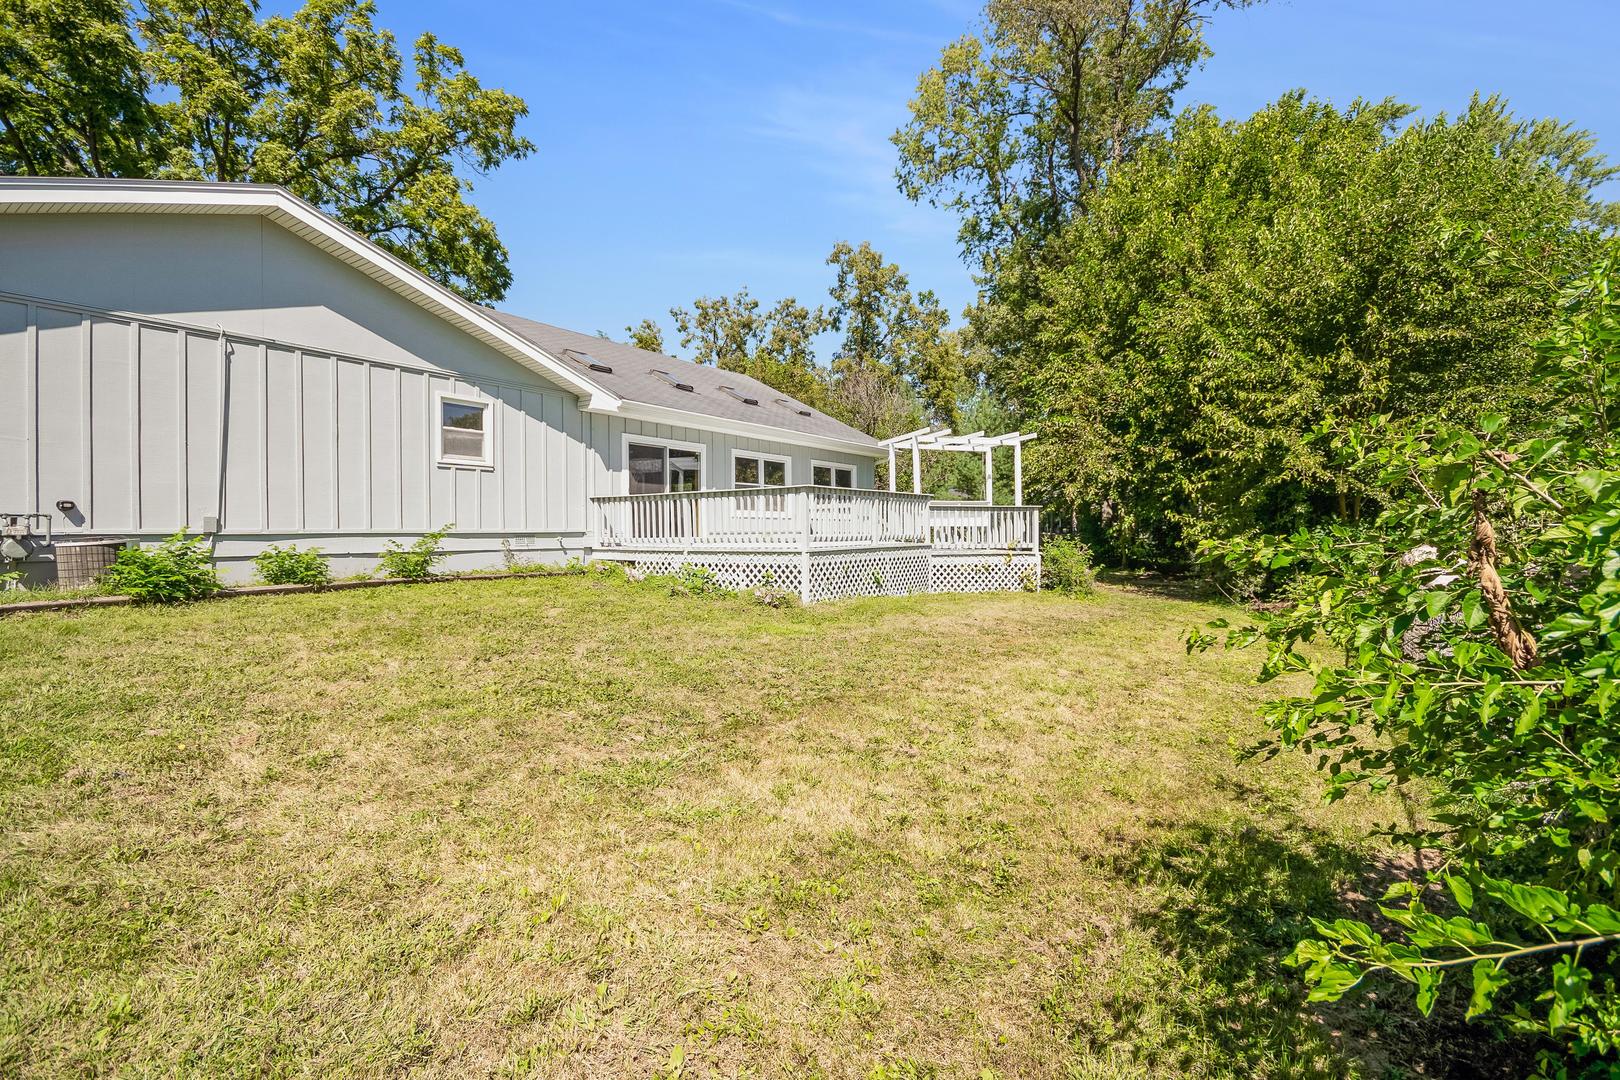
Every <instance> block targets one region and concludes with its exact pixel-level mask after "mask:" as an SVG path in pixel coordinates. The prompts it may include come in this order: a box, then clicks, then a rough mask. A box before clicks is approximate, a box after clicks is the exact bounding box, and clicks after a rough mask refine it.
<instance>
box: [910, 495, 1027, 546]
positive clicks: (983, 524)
mask: <svg viewBox="0 0 1620 1080" xmlns="http://www.w3.org/2000/svg"><path fill="white" fill-rule="evenodd" d="M928 518H929V526H930V527H929V544H930V546H932V547H933V549H934V550H935V551H1038V550H1040V546H1041V508H1040V507H1038V506H989V505H987V504H985V503H951V502H935V503H933V504H931V505H930V506H929V507H928Z"/></svg>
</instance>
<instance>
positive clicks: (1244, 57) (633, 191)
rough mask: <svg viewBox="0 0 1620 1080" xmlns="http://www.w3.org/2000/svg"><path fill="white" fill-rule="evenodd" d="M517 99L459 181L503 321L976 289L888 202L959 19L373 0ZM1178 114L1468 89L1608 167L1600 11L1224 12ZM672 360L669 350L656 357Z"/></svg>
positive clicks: (1618, 146)
mask: <svg viewBox="0 0 1620 1080" xmlns="http://www.w3.org/2000/svg"><path fill="white" fill-rule="evenodd" d="M378 8H379V11H378V22H379V23H380V24H381V25H383V26H386V27H388V28H389V29H391V30H393V31H394V32H395V33H396V34H397V35H398V36H399V38H400V40H401V43H402V45H406V46H408V44H409V42H410V41H411V40H412V39H414V37H415V36H416V34H418V33H419V32H421V31H422V30H424V29H431V30H433V31H434V32H436V33H437V34H438V35H439V36H440V37H441V38H442V39H443V40H445V41H446V42H448V43H450V44H453V45H456V46H458V47H459V48H461V49H462V50H463V51H464V52H465V54H466V56H467V61H468V66H469V67H470V68H471V70H472V71H473V72H474V73H475V74H477V75H478V76H479V77H480V78H481V79H482V80H483V81H484V82H485V84H486V85H493V86H501V87H504V88H506V89H508V90H511V91H513V92H515V93H518V94H520V95H522V96H523V97H524V98H526V99H527V100H528V102H529V105H530V109H531V114H530V116H529V118H528V121H527V124H526V132H527V134H528V136H529V137H530V138H531V139H532V140H533V141H534V142H535V143H536V144H537V145H538V147H539V152H538V153H537V154H535V155H534V156H533V157H532V158H531V159H529V160H527V161H523V162H518V163H515V164H509V165H507V166H505V167H503V168H502V169H500V170H499V171H497V172H496V173H494V174H493V175H491V176H489V177H487V178H483V179H481V180H479V181H478V186H477V189H476V192H475V194H474V200H475V202H476V203H477V204H478V205H479V207H480V208H482V209H483V210H484V211H485V212H486V213H487V214H489V215H490V216H491V217H492V218H493V219H494V221H495V222H496V224H497V226H498V227H499V229H500V232H501V236H502V238H503V239H504V240H505V242H506V245H507V247H508V248H509V249H510V250H511V253H512V269H513V273H514V276H515V282H514V285H513V288H512V290H511V292H510V293H509V294H508V296H507V298H506V300H505V301H504V303H503V304H502V305H501V306H503V307H506V308H508V309H511V310H514V311H518V312H521V313H523V314H526V315H529V316H531V317H533V318H538V319H542V320H544V321H547V322H552V323H557V324H560V325H563V326H568V327H572V328H575V329H579V330H584V331H589V332H594V331H597V330H602V331H606V332H607V333H608V334H609V335H611V336H614V337H621V338H622V337H623V329H624V327H625V326H626V324H628V323H631V322H635V321H637V320H639V319H641V318H642V317H643V316H648V315H650V316H655V317H658V318H659V319H660V320H661V321H662V322H663V323H664V324H665V327H666V337H667V339H668V340H669V342H670V344H671V345H673V344H674V341H673V336H672V335H668V334H667V331H668V327H669V320H668V318H667V315H666V311H667V309H668V308H669V307H670V305H672V304H685V303H688V302H690V301H691V299H692V298H693V297H695V296H698V295H703V294H717V293H723V292H726V293H729V292H732V291H734V290H735V289H737V288H738V287H739V286H742V285H745V284H746V285H747V286H749V288H750V289H751V291H752V292H753V294H754V295H755V296H758V297H760V298H761V299H763V300H764V301H765V302H766V303H767V304H768V303H771V302H774V301H775V300H776V299H778V298H780V297H782V296H787V295H792V296H797V297H798V298H799V299H800V300H802V301H805V302H807V303H811V304H814V303H820V302H822V301H823V300H824V299H825V296H826V289H827V286H828V284H829V283H830V280H829V276H828V272H827V268H826V267H825V266H824V265H823V262H824V260H825V258H826V256H827V253H828V251H829V250H830V249H831V248H832V246H833V244H834V242H836V241H838V240H848V241H851V242H852V243H859V242H860V241H862V240H870V241H871V242H872V243H873V245H874V246H876V247H877V248H878V249H879V250H881V251H882V252H883V253H884V254H885V255H886V256H887V257H888V258H889V259H891V260H893V261H896V262H898V263H899V264H900V265H901V266H902V267H903V268H904V269H905V270H906V271H907V272H908V273H909V274H910V275H911V279H912V283H913V286H914V287H918V288H931V289H933V290H934V291H935V292H936V293H938V294H939V296H940V297H941V298H942V299H943V300H944V301H945V302H946V303H947V304H948V306H949V307H950V308H951V310H952V311H953V312H956V313H959V312H960V310H961V309H962V307H964V306H965V305H966V304H967V303H968V302H969V301H970V300H971V299H972V296H973V283H972V280H971V278H970V276H969V274H968V271H967V269H966V267H965V266H964V265H963V264H962V262H961V261H960V259H959V258H958V255H957V248H956V242H955V232H956V225H955V222H954V220H953V219H952V218H951V217H950V216H949V215H948V214H946V213H945V212H943V211H937V210H933V209H931V208H929V207H926V206H914V205H912V204H910V203H908V202H907V201H906V200H905V199H904V198H903V197H902V196H901V195H900V194H899V192H898V191H896V190H895V187H894V181H893V170H894V154H893V149H892V147H891V146H890V145H889V143H888V136H889V134H890V133H891V132H892V131H893V130H894V129H895V128H896V127H897V126H898V125H899V124H901V123H902V122H903V121H904V119H905V116H906V101H907V99H908V98H909V96H910V93H911V91H912V89H913V87H914V86H915V83H916V78H917V75H918V73H919V72H921V71H923V70H924V69H925V68H927V67H928V66H930V65H931V64H932V62H933V61H934V59H935V58H936V57H937V56H938V53H939V50H940V49H941V47H943V46H944V45H945V44H946V43H947V42H949V41H950V40H952V39H953V38H955V37H957V36H959V35H960V34H962V33H964V32H966V31H968V30H969V29H970V28H971V27H972V25H973V24H974V22H975V20H976V19H977V16H978V11H979V5H978V4H975V3H970V2H966V0H887V2H886V0H868V2H866V3H852V2H845V0H823V2H819V3H818V2H814V0H675V2H666V3H658V2H632V0H624V2H617V3H596V4H592V3H585V2H545V3H534V4H494V3H465V2H464V3H459V4H445V3H443V2H442V0H378ZM1209 38H1210V41H1211V44H1212V46H1213V48H1214V50H1215V56H1214V58H1213V59H1212V60H1211V61H1210V62H1209V64H1208V65H1207V66H1206V67H1205V68H1204V69H1203V70H1202V71H1200V72H1198V73H1197V74H1196V75H1195V76H1194V77H1193V80H1192V82H1191V85H1190V86H1189V87H1188V89H1187V91H1186V92H1185V94H1184V95H1183V97H1182V102H1183V103H1184V104H1190V103H1192V102H1195V101H1196V102H1209V103H1211V104H1213V105H1215V106H1216V107H1217V108H1218V109H1219V110H1220V111H1221V113H1222V114H1223V115H1226V116H1233V117H1238V116H1247V115H1249V114H1250V113H1252V112H1253V111H1254V110H1255V109H1257V108H1259V107H1260V106H1262V105H1264V104H1265V103H1267V102H1268V101H1271V100H1274V99H1275V98H1276V97H1277V96H1278V95H1280V94H1281V93H1283V92H1284V91H1286V90H1288V89H1290V88H1293V87H1299V86H1303V87H1305V88H1307V89H1309V90H1310V91H1311V92H1313V93H1314V94H1316V95H1317V96H1319V97H1325V98H1327V99H1329V100H1331V101H1334V102H1336V103H1339V104H1344V103H1348V102H1349V101H1350V100H1351V99H1353V98H1355V97H1356V96H1358V95H1359V96H1364V97H1375V98H1382V97H1385V96H1394V97H1397V98H1399V99H1401V100H1404V101H1407V102H1409V103H1411V104H1414V105H1417V106H1419V107H1420V108H1421V109H1422V110H1423V111H1424V112H1425V113H1428V114H1432V113H1435V112H1440V111H1447V112H1454V111H1456V110H1457V109H1458V108H1460V107H1461V106H1462V105H1464V104H1466V102H1467V100H1468V97H1469V95H1470V94H1471V93H1472V92H1473V91H1474V90H1476V89H1479V90H1485V91H1500V92H1502V93H1503V94H1505V95H1506V96H1507V98H1508V100H1509V101H1510V103H1511V104H1512V105H1513V107H1514V109H1515V111H1517V112H1519V113H1521V114H1536V115H1555V116H1558V117H1559V118H1561V119H1564V120H1569V121H1573V122H1575V123H1577V124H1579V125H1580V126H1583V127H1586V128H1589V129H1591V130H1592V131H1594V132H1596V133H1597V134H1598V135H1599V137H1600V140H1601V143H1602V145H1603V147H1604V149H1605V151H1606V152H1607V153H1608V154H1609V155H1610V157H1611V158H1614V157H1620V115H1617V111H1620V65H1616V64H1615V63H1614V62H1613V57H1612V50H1613V44H1614V42H1615V41H1616V40H1620V3H1615V2H1614V0H1605V2H1599V0H1543V2H1541V3H1537V4H1530V3H1527V2H1525V0H1402V2H1391V0H1272V2H1271V3H1269V4H1265V5H1262V6H1260V7H1256V8H1251V9H1249V10H1247V11H1240V12H1232V13H1226V14H1224V15H1222V16H1220V17H1219V18H1218V19H1217V20H1216V22H1215V23H1214V24H1213V25H1212V27H1211V29H1210V33H1209ZM677 351H678V350H677Z"/></svg>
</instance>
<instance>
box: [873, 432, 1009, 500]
mask: <svg viewBox="0 0 1620 1080" xmlns="http://www.w3.org/2000/svg"><path fill="white" fill-rule="evenodd" d="M1035 437H1036V433H1035V432H1033V431H1031V432H1019V431H1009V432H1007V433H1006V434H1004V435H994V436H988V437H987V436H986V435H985V433H984V432H982V431H975V432H972V433H970V434H967V435H953V434H951V429H950V428H936V427H933V426H929V427H925V428H918V429H917V430H916V431H908V432H906V433H905V434H904V435H896V436H894V438H892V439H884V440H883V445H884V446H885V447H887V448H888V451H889V490H890V491H894V490H895V454H896V453H897V452H898V451H901V450H904V449H907V448H908V447H909V448H910V450H911V490H912V491H913V492H915V493H916V494H918V495H921V494H922V452H923V451H924V450H954V451H957V452H958V453H971V454H978V453H982V454H983V455H984V500H985V502H994V501H995V499H994V495H993V492H994V489H993V488H992V487H991V486H990V484H991V480H992V478H993V477H992V470H993V464H992V462H993V460H994V459H993V456H992V452H993V451H994V450H995V449H996V448H997V447H998V446H1010V447H1012V452H1013V505H1014V506H1023V505H1024V444H1025V443H1027V442H1029V441H1031V440H1032V439H1034V438H1035Z"/></svg>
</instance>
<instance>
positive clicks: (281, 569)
mask: <svg viewBox="0 0 1620 1080" xmlns="http://www.w3.org/2000/svg"><path fill="white" fill-rule="evenodd" d="M253 565H254V566H255V567H256V568H257V569H258V571H259V578H260V579H261V580H262V581H263V582H264V583H265V584H266V585H328V584H331V581H332V568H331V566H330V565H328V564H327V561H326V560H325V559H324V558H322V557H321V552H320V549H319V548H307V549H304V550H300V549H299V548H298V545H296V544H288V545H287V546H286V547H280V546H278V545H275V544H272V545H270V546H269V547H267V548H265V549H264V550H263V551H261V552H259V554H258V555H256V556H255V557H254V559H253Z"/></svg>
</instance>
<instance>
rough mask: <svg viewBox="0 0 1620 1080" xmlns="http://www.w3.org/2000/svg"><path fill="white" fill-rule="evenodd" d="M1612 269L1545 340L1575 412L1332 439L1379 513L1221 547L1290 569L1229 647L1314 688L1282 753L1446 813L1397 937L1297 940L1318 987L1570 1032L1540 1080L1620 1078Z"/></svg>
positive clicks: (1408, 885) (1425, 844) (1619, 309)
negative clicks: (1284, 604)
mask: <svg viewBox="0 0 1620 1080" xmlns="http://www.w3.org/2000/svg"><path fill="white" fill-rule="evenodd" d="M1617 265H1620V263H1617V261H1616V259H1615V258H1613V257H1611V259H1610V260H1609V261H1606V262H1605V263H1603V264H1602V265H1601V266H1600V267H1599V268H1598V269H1597V270H1596V271H1595V272H1594V273H1593V274H1592V275H1591V276H1589V277H1587V278H1586V279H1584V280H1582V281H1580V282H1579V283H1578V285H1577V286H1575V287H1573V288H1572V289H1571V290H1570V291H1568V292H1567V293H1566V295H1565V297H1564V302H1563V303H1564V308H1565V313H1566V314H1565V319H1564V322H1563V323H1562V326H1561V328H1560V329H1559V331H1558V333H1557V334H1556V336H1555V337H1554V338H1553V339H1552V340H1551V341H1549V342H1548V343H1547V344H1546V345H1545V346H1543V349H1542V359H1541V364H1540V367H1539V369H1538V376H1539V378H1541V379H1543V380H1545V389H1546V390H1548V391H1550V392H1551V394H1550V397H1551V399H1552V400H1555V401H1559V402H1562V403H1563V405H1564V407H1563V409H1561V410H1558V411H1556V412H1554V413H1553V414H1552V415H1551V416H1550V417H1549V418H1547V419H1544V420H1541V421H1539V422H1537V423H1534V424H1532V425H1529V426H1528V427H1526V428H1523V429H1521V432H1522V433H1521V434H1520V435H1519V436H1517V437H1515V436H1513V435H1510V434H1509V432H1510V431H1511V430H1512V429H1511V427H1510V425H1509V424H1508V422H1507V421H1506V420H1505V419H1504V418H1503V417H1502V416H1499V415H1487V416H1484V417H1483V418H1482V419H1481V420H1480V421H1479V422H1478V423H1477V424H1476V425H1474V426H1472V427H1464V426H1457V425H1450V424H1445V423H1442V422H1438V421H1431V422H1428V423H1423V424H1407V425H1402V424H1386V423H1382V422H1379V423H1375V424H1372V425H1370V427H1369V428H1366V429H1356V428H1351V429H1348V430H1347V431H1346V432H1344V433H1341V434H1340V435H1339V437H1338V438H1337V439H1336V441H1335V442H1334V445H1335V446H1336V447H1337V448H1338V451H1339V453H1340V461H1341V464H1342V467H1344V468H1346V469H1349V470H1352V471H1354V472H1357V473H1359V474H1361V475H1363V476H1365V477H1368V478H1369V479H1370V480H1371V482H1372V484H1373V486H1374V488H1375V489H1376V490H1377V491H1378V492H1379V498H1380V499H1381V500H1382V501H1383V504H1384V509H1383V511H1382V512H1381V513H1380V514H1379V515H1378V517H1377V520H1376V521H1374V522H1373V523H1371V524H1370V525H1369V526H1367V527H1365V528H1355V527H1351V526H1344V525H1340V526H1334V527H1332V528H1327V529H1320V530H1316V531H1300V532H1297V533H1295V534H1294V535H1292V536H1289V537H1287V538H1285V539H1274V540H1264V541H1257V542H1254V543H1229V544H1225V545H1220V546H1216V547H1214V548H1212V553H1213V554H1215V555H1217V556H1219V557H1221V558H1224V559H1225V560H1226V561H1228V562H1229V563H1234V564H1243V565H1248V566H1259V567H1262V568H1265V569H1266V570H1268V571H1273V572H1277V571H1287V572H1288V573H1290V574H1292V575H1293V577H1292V581H1291V584H1290V585H1289V586H1288V589H1289V593H1290V596H1291V599H1292V605H1291V607H1289V609H1288V610H1286V611H1284V612H1283V613H1281V614H1279V615H1277V616H1276V617H1273V618H1269V619H1266V620H1264V621H1262V622H1261V623H1259V624H1257V625H1254V626H1250V627H1245V628H1243V629H1240V630H1236V631H1233V632H1231V633H1230V634H1229V635H1228V638H1227V640H1228V643H1229V644H1236V645H1247V644H1252V643H1257V642H1258V643H1263V644H1264V645H1265V647H1266V650H1267V656H1266V661H1265V665H1264V669H1263V675H1264V678H1267V679H1272V678H1277V677H1279V676H1286V675H1294V674H1296V673H1307V674H1309V675H1310V676H1312V677H1313V678H1314V686H1313V687H1312V689H1311V691H1310V693H1308V694H1304V695H1299V696H1293V697H1287V698H1283V699H1282V700H1280V701H1277V702H1275V703H1274V704H1273V705H1272V706H1270V708H1269V711H1268V712H1267V714H1266V715H1267V719H1268V720H1269V721H1270V723H1271V725H1272V727H1273V728H1274V729H1275V731H1276V735H1277V742H1279V743H1280V744H1281V745H1283V746H1288V747H1294V748H1297V749H1300V750H1303V751H1305V752H1307V753H1309V754H1311V755H1313V756H1316V757H1317V760H1318V763H1319V765H1320V766H1321V767H1323V768H1325V769H1326V771H1327V773H1328V777H1329V785H1330V786H1329V792H1330V796H1331V797H1332V798H1335V799H1337V798H1339V797H1342V796H1344V795H1345V794H1347V793H1348V792H1350V791H1352V790H1355V789H1358V788H1372V789H1383V788H1386V787H1389V786H1391V785H1394V786H1396V787H1399V788H1403V789H1404V787H1405V786H1406V785H1414V786H1417V787H1420V788H1421V789H1422V790H1424V791H1426V792H1428V793H1429V794H1430V797H1431V799H1432V806H1433V811H1434V812H1433V816H1432V820H1430V821H1427V822H1420V821H1412V822H1410V823H1409V824H1408V825H1407V826H1406V827H1405V828H1403V829H1400V830H1398V831H1397V838H1398V839H1400V840H1402V841H1404V842H1405V843H1407V844H1409V845H1411V846H1412V847H1413V848H1414V849H1416V850H1417V852H1418V865H1419V866H1420V867H1423V866H1425V865H1427V866H1428V869H1427V871H1426V873H1424V874H1422V875H1421V876H1418V877H1416V878H1414V879H1413V880H1408V881H1403V882H1399V883H1397V884H1396V885H1395V886H1394V887H1392V888H1391V889H1390V890H1389V892H1388V895H1386V896H1385V897H1384V903H1383V905H1382V907H1381V911H1382V914H1383V916H1384V918H1385V919H1386V920H1388V923H1387V924H1384V925H1376V924H1373V923H1369V922H1366V921H1360V920H1354V919H1338V920H1334V921H1324V922H1317V923H1316V930H1317V935H1318V936H1316V937H1314V938H1310V939H1307V940H1305V941H1302V942H1301V943H1300V944H1299V946H1298V948H1297V950H1296V951H1295V953H1294V956H1293V962H1294V963H1295V964H1297V965H1298V966H1300V967H1301V968H1303V971H1304V975H1305V978H1306V980H1307V981H1308V982H1309V983H1310V984H1311V985H1312V986H1313V990H1312V995H1311V996H1312V997H1313V998H1315V999H1318V1000H1335V999H1337V998H1339V997H1341V996H1343V995H1344V994H1346V993H1348V992H1349V991H1350V990H1351V989H1353V988H1355V987H1357V986H1359V985H1361V984H1362V983H1363V981H1364V980H1366V979H1368V978H1369V977H1370V976H1375V975H1377V974H1379V973H1381V972H1387V973H1391V974H1393V975H1395V976H1398V977H1399V978H1402V979H1405V980H1408V981H1409V982H1411V983H1413V984H1415V985H1416V988H1417V1004H1418V1007H1419V1008H1420V1009H1421V1010H1422V1011H1423V1012H1425V1013H1427V1012H1429V1011H1430V1010H1431V1009H1432V1008H1433V1007H1434V1005H1435V1003H1436V1001H1437V999H1438V998H1439V997H1440V995H1442V994H1446V993H1461V994H1464V995H1466V997H1467V1002H1468V1004H1467V1012H1468V1015H1469V1016H1470V1017H1475V1016H1481V1015H1483V1014H1487V1013H1491V1012H1492V1011H1493V1010H1494V1011H1495V1012H1496V1013H1497V1014H1499V1015H1503V1016H1504V1017H1505V1021H1506V1023H1507V1024H1509V1025H1511V1026H1512V1027H1515V1028H1518V1029H1520V1030H1523V1031H1538V1032H1540V1033H1542V1034H1543V1035H1545V1036H1547V1037H1549V1038H1550V1039H1551V1040H1553V1041H1554V1042H1555V1043H1556V1044H1557V1045H1558V1046H1559V1048H1560V1052H1558V1053H1551V1052H1549V1053H1548V1054H1547V1055H1545V1058H1544V1060H1543V1061H1542V1069H1543V1072H1544V1074H1546V1075H1583V1074H1588V1073H1590V1074H1596V1075H1614V1071H1615V1070H1616V1069H1617V1068H1620V1065H1617V1064H1616V1058H1617V1050H1620V995H1617V988H1620V987H1617V976H1620V963H1617V959H1616V954H1615V951H1614V947H1613V945H1614V943H1615V942H1616V941H1617V940H1620V910H1617V908H1620V837H1617V835H1616V833H1615V829H1614V823H1615V821H1617V820H1620V712H1617V706H1620V441H1617V439H1616V435H1615V431H1616V425H1617V424H1620V298H1617V297H1616V296H1615V295H1614V293H1613V292H1612V289H1613V286H1614V284H1615V282H1616V281H1617V280H1620V275H1617ZM1213 640H1214V638H1213V637H1211V636H1208V635H1203V634H1195V635H1193V638H1192V644H1193V645H1194V646H1199V645H1203V646H1207V645H1209V644H1210V643H1212V642H1213ZM1323 645H1328V646H1331V647H1332V652H1331V654H1330V658H1328V659H1325V660H1324V659H1323V657H1324V653H1325V650H1324V649H1323V648H1321V646H1323ZM1273 752H1275V748H1274V749H1273ZM1436 856H1437V857H1438V861H1437V862H1431V863H1426V862H1425V859H1426V858H1427V859H1429V860H1433V859H1434V858H1435V857H1436ZM1458 981H1460V982H1462V983H1463V984H1464V985H1463V986H1462V987H1461V988H1460V989H1455V988H1454V987H1453V983H1455V982H1458ZM1570 1069H1573V1070H1575V1072H1573V1073H1572V1072H1569V1071H1566V1070H1570Z"/></svg>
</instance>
